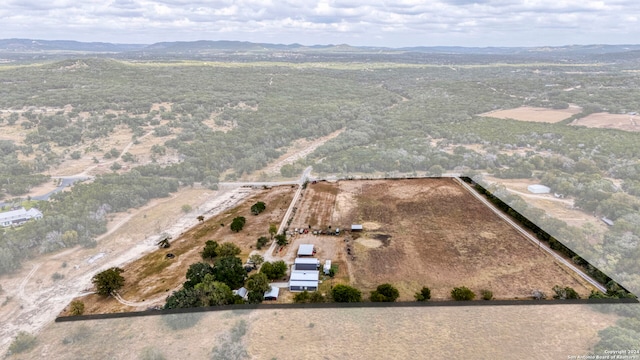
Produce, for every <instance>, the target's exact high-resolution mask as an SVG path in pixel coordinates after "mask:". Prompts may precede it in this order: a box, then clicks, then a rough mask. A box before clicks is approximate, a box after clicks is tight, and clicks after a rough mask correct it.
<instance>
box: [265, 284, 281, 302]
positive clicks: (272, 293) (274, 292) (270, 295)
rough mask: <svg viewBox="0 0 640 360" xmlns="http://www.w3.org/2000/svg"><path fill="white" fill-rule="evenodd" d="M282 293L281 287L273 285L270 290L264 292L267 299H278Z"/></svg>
mask: <svg viewBox="0 0 640 360" xmlns="http://www.w3.org/2000/svg"><path fill="white" fill-rule="evenodd" d="M279 294H280V288H278V287H275V286H271V289H269V291H267V292H265V293H264V299H265V300H278V295H279Z"/></svg>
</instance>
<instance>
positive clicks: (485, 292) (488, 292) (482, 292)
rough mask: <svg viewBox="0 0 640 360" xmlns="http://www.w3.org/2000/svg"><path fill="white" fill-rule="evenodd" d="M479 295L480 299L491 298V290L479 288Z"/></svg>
mask: <svg viewBox="0 0 640 360" xmlns="http://www.w3.org/2000/svg"><path fill="white" fill-rule="evenodd" d="M480 295H482V300H491V299H493V292H492V291H491V290H487V289H483V290H480Z"/></svg>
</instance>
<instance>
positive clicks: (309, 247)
mask: <svg viewBox="0 0 640 360" xmlns="http://www.w3.org/2000/svg"><path fill="white" fill-rule="evenodd" d="M298 256H313V244H300V247H299V248H298Z"/></svg>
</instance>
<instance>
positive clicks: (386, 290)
mask: <svg viewBox="0 0 640 360" xmlns="http://www.w3.org/2000/svg"><path fill="white" fill-rule="evenodd" d="M398 296H400V293H399V292H398V289H396V288H395V287H393V285H391V284H382V285H378V287H377V288H376V290H374V291H372V292H371V295H370V297H369V299H370V300H371V301H373V302H394V301H396V299H397V298H398Z"/></svg>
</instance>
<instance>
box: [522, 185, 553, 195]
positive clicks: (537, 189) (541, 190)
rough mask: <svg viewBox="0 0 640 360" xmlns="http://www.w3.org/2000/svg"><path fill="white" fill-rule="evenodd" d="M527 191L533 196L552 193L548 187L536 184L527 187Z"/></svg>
mask: <svg viewBox="0 0 640 360" xmlns="http://www.w3.org/2000/svg"><path fill="white" fill-rule="evenodd" d="M527 190H529V192H530V193H533V194H548V193H550V192H551V189H550V188H549V187H548V186H544V185H540V184H535V185H529V186H527Z"/></svg>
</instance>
